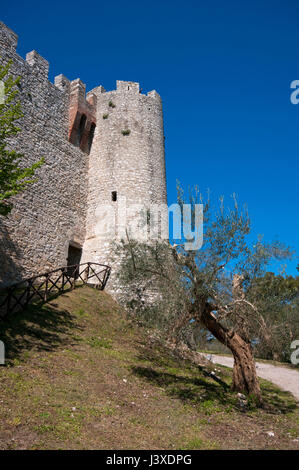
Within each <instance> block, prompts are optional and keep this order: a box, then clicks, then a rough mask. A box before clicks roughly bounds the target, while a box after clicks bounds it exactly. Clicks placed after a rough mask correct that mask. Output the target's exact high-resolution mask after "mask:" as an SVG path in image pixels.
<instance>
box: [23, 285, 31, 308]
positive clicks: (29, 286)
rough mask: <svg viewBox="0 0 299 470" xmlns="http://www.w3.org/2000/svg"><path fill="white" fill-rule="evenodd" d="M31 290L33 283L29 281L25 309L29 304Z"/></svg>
mask: <svg viewBox="0 0 299 470" xmlns="http://www.w3.org/2000/svg"><path fill="white" fill-rule="evenodd" d="M30 288H31V281H27V287H26V291H27V292H26V300H25V305H24V307H25V308H26V307H27V305H28V304H29V297H30Z"/></svg>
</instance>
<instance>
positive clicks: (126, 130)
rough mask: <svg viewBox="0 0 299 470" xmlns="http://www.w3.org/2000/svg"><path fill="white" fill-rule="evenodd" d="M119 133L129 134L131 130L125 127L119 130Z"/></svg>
mask: <svg viewBox="0 0 299 470" xmlns="http://www.w3.org/2000/svg"><path fill="white" fill-rule="evenodd" d="M121 133H122V135H129V134H131V131H130V129H125V130H123V131H121Z"/></svg>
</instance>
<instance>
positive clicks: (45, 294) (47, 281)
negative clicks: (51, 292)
mask: <svg viewBox="0 0 299 470" xmlns="http://www.w3.org/2000/svg"><path fill="white" fill-rule="evenodd" d="M48 283H49V274H46V289H45V293H44V301H45V302H46V300H47V298H48Z"/></svg>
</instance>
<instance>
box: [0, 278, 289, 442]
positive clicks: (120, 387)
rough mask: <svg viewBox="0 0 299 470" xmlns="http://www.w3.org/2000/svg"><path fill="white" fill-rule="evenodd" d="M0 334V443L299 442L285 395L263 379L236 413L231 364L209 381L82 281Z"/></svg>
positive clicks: (11, 322) (18, 317) (9, 323)
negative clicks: (1, 358)
mask: <svg viewBox="0 0 299 470" xmlns="http://www.w3.org/2000/svg"><path fill="white" fill-rule="evenodd" d="M0 338H1V340H3V341H4V343H5V345H6V352H7V363H6V366H5V367H1V368H0V397H1V400H3V401H1V407H0V424H1V427H0V449H161V450H163V449H169V450H171V449H187V450H191V449H233V448H238V449H247V448H252V449H267V448H269V449H270V448H275V449H292V448H296V446H297V448H298V443H296V442H295V439H296V437H297V435H298V408H297V407H296V404H295V401H294V399H293V398H292V396H291V395H290V394H288V393H286V392H283V391H281V390H279V389H277V388H276V387H275V386H274V385H273V384H270V383H269V382H266V381H261V384H262V392H263V397H264V400H265V402H266V405H267V406H266V407H265V408H264V409H258V408H256V406H255V403H254V401H253V400H251V399H249V405H248V409H247V410H246V411H245V412H243V411H242V410H240V408H239V405H238V399H237V396H236V394H235V393H233V392H231V390H230V388H229V387H230V384H231V371H230V370H229V369H227V368H223V367H220V366H217V369H220V370H221V372H220V373H219V375H220V378H221V382H220V383H218V382H215V381H214V380H213V379H212V378H211V377H209V375H208V374H207V373H206V371H205V367H206V366H200V365H197V364H194V363H192V362H190V361H187V360H183V359H181V358H180V357H179V356H177V355H176V356H174V355H173V354H172V353H171V352H170V351H169V350H167V349H166V348H165V346H164V345H163V343H162V342H158V341H156V342H154V343H153V342H152V341H149V340H148V333H147V332H146V331H144V330H143V329H141V328H138V327H136V326H134V325H133V324H132V323H131V322H130V321H129V320H128V319H127V317H126V315H125V314H124V313H123V312H122V310H121V309H120V307H119V306H118V305H117V304H116V303H115V302H114V301H113V300H112V299H111V297H110V296H109V295H108V294H106V293H105V292H100V291H97V290H94V289H91V288H89V287H87V286H86V287H79V288H77V289H76V290H74V291H72V292H68V293H65V294H63V295H61V296H59V297H57V298H55V299H53V300H51V301H50V302H48V303H47V304H44V305H42V306H40V305H36V306H31V307H30V308H29V309H28V310H27V311H26V312H24V313H21V314H19V315H16V316H15V317H13V318H11V320H9V321H7V322H5V324H2V325H0ZM211 367H212V366H211ZM217 375H218V374H217ZM228 429H229V432H228ZM267 430H273V432H274V433H275V437H274V438H271V439H269V437H268V436H267V434H266V431H267Z"/></svg>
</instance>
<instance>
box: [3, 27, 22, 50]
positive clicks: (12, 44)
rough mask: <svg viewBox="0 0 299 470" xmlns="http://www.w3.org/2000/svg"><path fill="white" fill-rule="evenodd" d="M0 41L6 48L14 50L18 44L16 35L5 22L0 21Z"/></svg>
mask: <svg viewBox="0 0 299 470" xmlns="http://www.w3.org/2000/svg"><path fill="white" fill-rule="evenodd" d="M0 42H1V43H3V44H4V45H5V46H6V47H7V48H10V49H14V50H16V48H17V45H18V35H17V34H16V33H15V32H14V31H13V30H12V29H10V28H9V27H8V26H6V24H4V23H2V21H0Z"/></svg>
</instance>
